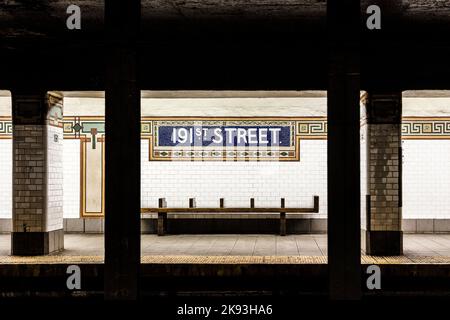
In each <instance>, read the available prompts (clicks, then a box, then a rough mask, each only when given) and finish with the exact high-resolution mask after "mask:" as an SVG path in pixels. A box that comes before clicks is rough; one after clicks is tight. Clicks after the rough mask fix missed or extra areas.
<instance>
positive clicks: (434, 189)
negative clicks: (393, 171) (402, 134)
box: [402, 140, 450, 219]
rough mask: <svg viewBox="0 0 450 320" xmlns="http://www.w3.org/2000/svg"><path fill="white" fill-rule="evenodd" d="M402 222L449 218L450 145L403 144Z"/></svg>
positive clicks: (438, 142) (434, 142)
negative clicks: (403, 220) (417, 219)
mask: <svg viewBox="0 0 450 320" xmlns="http://www.w3.org/2000/svg"><path fill="white" fill-rule="evenodd" d="M402 183H403V208H402V213H403V219H415V218H422V219H443V218H446V219H448V218H450V141H449V140H424V141H421V140H404V141H403V182H402Z"/></svg>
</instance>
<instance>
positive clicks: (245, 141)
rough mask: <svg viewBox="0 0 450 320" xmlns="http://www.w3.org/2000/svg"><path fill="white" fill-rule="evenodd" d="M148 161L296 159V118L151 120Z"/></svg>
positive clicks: (297, 152)
mask: <svg viewBox="0 0 450 320" xmlns="http://www.w3.org/2000/svg"><path fill="white" fill-rule="evenodd" d="M151 126H152V130H151V137H150V144H151V146H150V149H151V151H150V160H166V161H196V160H199V161H252V160H254V161H274V160H281V161H283V160H284V161H286V160H291V161H296V160H299V143H298V139H297V135H296V121H295V120H281V119H229V118H228V119H227V118H224V119H218V118H201V119H192V118H185V119H176V120H173V119H171V120H165V119H155V120H151Z"/></svg>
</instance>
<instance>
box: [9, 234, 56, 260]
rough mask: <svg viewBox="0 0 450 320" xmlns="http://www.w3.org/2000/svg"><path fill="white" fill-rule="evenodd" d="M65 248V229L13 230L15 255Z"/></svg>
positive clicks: (13, 252)
mask: <svg viewBox="0 0 450 320" xmlns="http://www.w3.org/2000/svg"><path fill="white" fill-rule="evenodd" d="M62 250H64V230H63V229H60V230H53V231H49V232H12V233H11V254H12V255H13V256H39V255H46V254H49V253H52V252H57V251H62Z"/></svg>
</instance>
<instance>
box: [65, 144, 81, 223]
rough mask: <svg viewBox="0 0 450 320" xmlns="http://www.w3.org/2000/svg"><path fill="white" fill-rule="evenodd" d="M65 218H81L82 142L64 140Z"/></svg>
mask: <svg viewBox="0 0 450 320" xmlns="http://www.w3.org/2000/svg"><path fill="white" fill-rule="evenodd" d="M63 145H64V150H63V171H64V185H63V187H64V188H63V193H64V198H63V199H64V200H63V201H64V218H79V217H80V140H76V139H66V140H64V143H63Z"/></svg>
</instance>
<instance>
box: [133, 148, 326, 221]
mask: <svg viewBox="0 0 450 320" xmlns="http://www.w3.org/2000/svg"><path fill="white" fill-rule="evenodd" d="M326 145H327V142H326V141H325V140H303V141H301V143H300V158H301V159H300V162H200V161H198V162H156V161H152V162H149V161H148V141H147V140H143V141H142V149H141V150H142V151H141V152H142V200H141V203H142V207H156V206H157V205H158V198H166V200H167V204H168V206H183V207H186V206H188V199H189V198H196V200H197V206H199V207H200V206H201V207H210V206H211V207H218V206H219V198H225V206H249V201H250V198H255V206H279V205H280V198H285V199H286V206H290V207H297V206H301V207H305V206H306V207H312V206H313V196H314V195H318V196H319V197H320V214H315V215H314V216H315V217H326V212H327V204H326V197H327V195H326V190H327V188H326V185H327V170H326V169H327V152H326Z"/></svg>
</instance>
